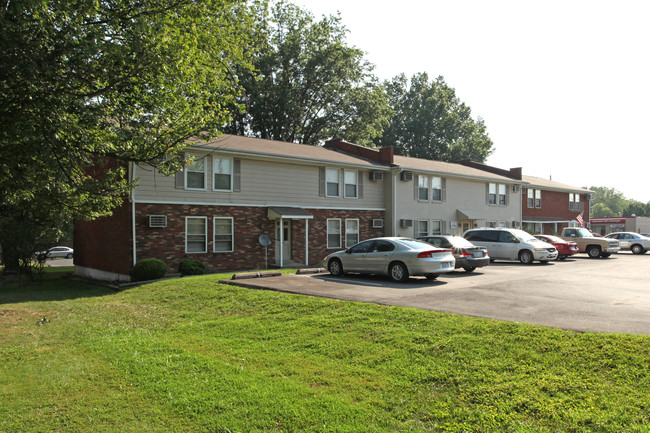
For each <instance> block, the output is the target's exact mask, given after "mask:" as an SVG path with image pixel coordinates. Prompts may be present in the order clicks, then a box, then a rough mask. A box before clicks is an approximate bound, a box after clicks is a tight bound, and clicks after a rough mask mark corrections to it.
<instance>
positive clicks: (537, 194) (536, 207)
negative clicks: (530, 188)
mask: <svg viewBox="0 0 650 433" xmlns="http://www.w3.org/2000/svg"><path fill="white" fill-rule="evenodd" d="M538 196H539V198H537V197H538ZM538 200H539V206H538V205H537V204H538V203H537V201H538ZM541 208H542V190H541V189H536V190H535V209H541Z"/></svg>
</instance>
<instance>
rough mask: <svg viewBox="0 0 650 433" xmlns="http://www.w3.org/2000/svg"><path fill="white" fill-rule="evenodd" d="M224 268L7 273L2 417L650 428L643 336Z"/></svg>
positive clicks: (83, 422) (173, 427)
mask: <svg viewBox="0 0 650 433" xmlns="http://www.w3.org/2000/svg"><path fill="white" fill-rule="evenodd" d="M217 279H218V277H217V276H207V277H194V278H184V279H176V280H168V281H163V282H159V283H155V284H150V285H147V286H143V287H139V288H134V289H130V290H127V291H124V292H121V293H113V292H110V291H107V290H106V289H103V288H99V287H95V286H87V285H84V284H81V283H75V282H72V281H69V280H56V279H53V280H51V281H46V282H44V283H42V284H40V285H39V284H36V285H25V286H23V287H21V288H16V287H11V286H7V285H5V286H4V287H0V359H1V362H0V401H2V404H0V431H8V432H11V431H33V432H38V431H44V432H45V431H97V432H112V431H126V432H140V431H165V432H168V431H179V432H181V431H182V432H193V431H196V432H203V431H214V432H269V431H271V432H272V431H278V432H328V431H331V432H372V431H377V432H391V431H500V432H502V431H522V432H523V431H531V432H533V431H539V432H551V431H584V432H587V431H611V432H621V431H650V429H648V427H647V424H648V423H650V397H649V395H650V379H649V377H650V374H649V373H650V365H649V363H650V361H649V360H650V337H647V336H630V335H605V334H588V333H585V334H580V333H574V332H568V331H561V330H554V329H547V328H543V327H536V326H529V325H523V324H514V323H504V322H498V321H492V320H482V319H475V318H466V317H461V316H456V315H450V314H440V313H435V312H428V311H419V310H413V309H406V308H397V307H385V306H378V305H372V304H361V303H350V302H339V301H333V300H328V299H319V298H311V297H304V296H297V295H291V294H282V293H275V292H266V291H254V290H248V289H241V288H236V287H231V286H227V285H220V284H218V283H217Z"/></svg>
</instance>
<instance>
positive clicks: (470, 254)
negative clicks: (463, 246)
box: [460, 251, 472, 257]
mask: <svg viewBox="0 0 650 433" xmlns="http://www.w3.org/2000/svg"><path fill="white" fill-rule="evenodd" d="M460 256H461V257H472V253H470V252H469V251H463V252H462V253H461V255H460Z"/></svg>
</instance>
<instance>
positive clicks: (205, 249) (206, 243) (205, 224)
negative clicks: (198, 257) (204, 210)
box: [185, 216, 208, 254]
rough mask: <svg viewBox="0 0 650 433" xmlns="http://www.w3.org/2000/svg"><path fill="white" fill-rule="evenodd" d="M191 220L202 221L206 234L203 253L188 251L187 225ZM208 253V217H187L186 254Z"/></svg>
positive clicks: (201, 252)
mask: <svg viewBox="0 0 650 433" xmlns="http://www.w3.org/2000/svg"><path fill="white" fill-rule="evenodd" d="M190 219H202V220H203V227H204V232H205V235H204V237H205V242H204V248H203V251H188V250H187V223H188V221H189V220H190ZM207 252H208V217H204V216H186V217H185V254H205V253H207Z"/></svg>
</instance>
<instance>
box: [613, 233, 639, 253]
mask: <svg viewBox="0 0 650 433" xmlns="http://www.w3.org/2000/svg"><path fill="white" fill-rule="evenodd" d="M605 237H606V238H610V239H618V243H619V245H620V246H621V249H622V250H631V251H632V253H634V254H645V253H646V251H648V250H650V238H647V237H645V236H643V235H641V234H639V233H634V232H616V233H611V234H608V235H607V236H605Z"/></svg>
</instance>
